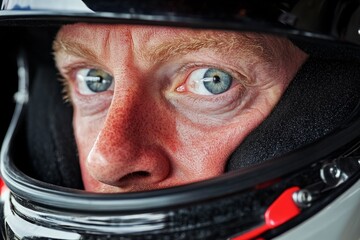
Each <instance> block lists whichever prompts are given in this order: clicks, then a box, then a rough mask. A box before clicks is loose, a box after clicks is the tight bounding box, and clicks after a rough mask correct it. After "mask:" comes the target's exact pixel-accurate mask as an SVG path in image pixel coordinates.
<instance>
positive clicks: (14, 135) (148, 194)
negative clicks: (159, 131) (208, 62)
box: [0, 0, 360, 240]
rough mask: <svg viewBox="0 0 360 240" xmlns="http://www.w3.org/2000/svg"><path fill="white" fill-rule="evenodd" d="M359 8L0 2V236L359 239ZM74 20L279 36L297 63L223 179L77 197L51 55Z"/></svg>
mask: <svg viewBox="0 0 360 240" xmlns="http://www.w3.org/2000/svg"><path fill="white" fill-rule="evenodd" d="M359 11H360V4H359V3H358V1H347V0H343V1H331V0H328V1H326V0H324V1H314V0H288V1H284V0H282V1H276V0H275V1H245V0H244V1H231V0H228V1H227V0H226V1H223V2H221V3H219V2H215V1H190V0H176V1H173V0H169V1H160V0H146V1H140V0H136V1H135V0H124V1H110V0H103V1H92V0H83V1H75V0H69V1H65V0H58V1H53V2H51V1H50V0H46V1H45V0H44V1H31V0H28V1H25V0H19V1H16V0H7V1H6V0H3V1H2V9H1V11H0V26H1V28H2V29H3V31H2V33H3V34H5V33H6V36H5V37H6V39H11V41H10V42H9V43H8V45H9V46H11V49H10V48H9V51H13V52H14V54H15V53H16V54H17V62H16V64H17V68H18V75H17V78H18V80H19V88H18V89H19V90H18V92H17V93H16V94H15V100H16V103H17V104H16V109H15V112H14V115H13V119H12V121H11V124H10V126H9V130H8V133H7V135H6V137H5V140H4V143H3V147H2V151H1V175H2V179H3V180H4V182H5V184H6V186H7V187H8V191H3V192H2V195H1V198H2V201H3V208H2V209H3V213H2V219H3V221H2V224H1V226H0V227H1V230H2V236H3V238H4V239H164V240H165V239H234V240H241V239H270V238H276V239H299V238H301V239H316V238H317V239H339V238H346V239H354V238H358V237H359V236H360V232H359V228H358V227H357V226H358V224H357V223H359V222H360V217H359V214H358V208H359V204H360V191H359V189H360V182H359V176H360V150H359V147H360V145H359V144H360V142H359V141H360V108H359V107H360V106H359V103H360V84H359V81H360V59H359V58H360V48H359V44H360V12H359ZM78 22H81V23H83V22H86V23H89V24H100V23H101V24H120V25H121V26H122V25H129V24H130V25H148V26H166V27H177V28H187V29H192V30H193V31H194V32H195V31H207V30H209V29H215V30H219V31H220V30H221V31H225V30H226V31H231V32H247V33H248V32H257V33H259V32H260V33H265V34H271V35H275V36H280V37H283V38H287V39H288V40H289V41H291V42H292V44H293V45H294V46H297V47H298V48H299V49H301V50H302V51H304V52H306V53H307V54H308V58H307V60H306V62H305V63H304V64H303V65H302V66H301V68H300V70H299V71H298V72H297V73H296V76H295V77H294V78H293V80H292V81H291V83H290V84H289V86H288V87H287V89H286V91H285V92H284V94H283V95H282V97H281V99H280V101H279V102H278V103H277V104H276V107H275V108H274V109H272V111H271V113H270V114H269V115H268V116H267V117H266V119H265V120H264V121H262V123H261V124H260V125H259V126H257V127H256V129H254V130H253V131H252V132H251V133H250V134H248V135H247V136H246V138H245V139H244V140H243V141H242V142H241V144H240V145H239V146H238V147H237V148H236V149H235V151H233V152H232V154H231V155H230V156H229V158H228V160H227V162H226V166H225V172H226V173H224V174H221V175H220V176H217V177H213V178H210V179H206V180H202V181H198V182H195V183H189V184H185V185H181V186H174V187H168V188H164V189H158V190H151V191H139V192H129V193H117V194H115V193H114V194H108V193H92V192H87V191H84V190H83V188H84V186H83V182H82V178H81V171H80V166H79V160H78V151H77V146H76V140H75V138H74V131H73V128H72V127H71V123H72V118H73V109H72V107H71V104H69V103H66V102H65V101H64V100H63V99H62V97H63V95H62V93H61V91H62V86H61V83H60V82H59V81H55V79H58V78H59V73H58V70H57V69H56V67H55V63H54V61H53V56H52V51H53V50H52V43H53V40H54V37H55V35H56V34H57V32H58V30H59V28H60V27H61V26H63V25H66V24H73V23H78ZM3 36H4V35H3ZM3 38H4V37H3ZM144 41H146V39H144ZM14 64H15V63H12V62H8V63H7V65H5V66H14ZM289 65H290V63H289ZM95 77H97V75H96V76H95ZM12 78H15V77H12ZM49 79H53V80H54V81H49ZM101 79H103V78H101ZM214 79H215V78H214ZM215 80H216V79H215ZM215 80H214V81H215ZM137 127H138V126H137ZM144 134H145V133H144ZM214 147H216V146H214ZM199 150H200V149H199ZM219 151H220V150H219ZM137 174H138V175H139V176H140V175H144V174H146V173H143V172H141V174H140V173H139V172H138V173H137ZM144 176H145V175H144ZM145 177H146V176H145Z"/></svg>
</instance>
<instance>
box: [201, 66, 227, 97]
mask: <svg viewBox="0 0 360 240" xmlns="http://www.w3.org/2000/svg"><path fill="white" fill-rule="evenodd" d="M204 79H205V80H204V81H203V82H204V86H205V88H206V89H207V90H208V91H209V92H211V93H212V94H221V93H223V92H226V91H227V90H228V89H229V88H230V86H231V84H232V76H231V75H230V74H228V73H226V72H224V71H221V70H219V69H214V68H210V69H208V70H207V71H206V72H205V74H204Z"/></svg>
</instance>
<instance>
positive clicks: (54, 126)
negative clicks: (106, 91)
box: [27, 66, 83, 189]
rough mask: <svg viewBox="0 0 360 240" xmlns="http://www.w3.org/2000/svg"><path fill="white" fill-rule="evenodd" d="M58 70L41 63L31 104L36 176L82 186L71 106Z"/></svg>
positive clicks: (29, 133) (30, 146)
mask: <svg viewBox="0 0 360 240" xmlns="http://www.w3.org/2000/svg"><path fill="white" fill-rule="evenodd" d="M58 78H59V76H58V75H57V73H56V70H55V69H54V68H51V67H47V66H40V67H39V68H38V69H37V72H36V73H35V81H34V83H33V86H32V93H31V97H30V102H29V107H28V114H27V115H28V121H27V129H28V130H27V138H28V141H27V142H28V149H29V154H30V157H31V164H30V165H31V168H32V170H31V172H32V174H33V175H34V176H33V177H35V178H37V179H39V180H41V181H44V182H47V183H51V184H55V185H59V186H64V187H71V188H79V189H81V188H83V187H82V181H81V175H80V167H79V160H78V157H77V150H76V144H75V139H74V136H73V129H72V124H71V123H72V107H71V105H70V104H69V103H64V101H63V99H62V86H61V83H60V81H58Z"/></svg>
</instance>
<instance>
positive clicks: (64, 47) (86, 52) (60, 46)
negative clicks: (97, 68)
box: [52, 39, 98, 61]
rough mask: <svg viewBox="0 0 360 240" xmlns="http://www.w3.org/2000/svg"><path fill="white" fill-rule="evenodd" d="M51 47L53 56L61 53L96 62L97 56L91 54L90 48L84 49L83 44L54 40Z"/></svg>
mask: <svg viewBox="0 0 360 240" xmlns="http://www.w3.org/2000/svg"><path fill="white" fill-rule="evenodd" d="M52 47H53V51H54V55H55V56H56V54H58V53H59V52H62V51H63V52H65V53H67V54H71V55H74V56H78V57H82V58H86V59H90V60H93V61H97V60H98V56H97V54H96V53H95V52H93V51H92V50H91V49H90V48H88V47H86V46H85V45H84V44H82V43H78V42H75V41H66V40H63V39H55V40H54V42H53V46H52Z"/></svg>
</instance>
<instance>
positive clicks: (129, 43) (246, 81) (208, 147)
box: [54, 24, 306, 192]
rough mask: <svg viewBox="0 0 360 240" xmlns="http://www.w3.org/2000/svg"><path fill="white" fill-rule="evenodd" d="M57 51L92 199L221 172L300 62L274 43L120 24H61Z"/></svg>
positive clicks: (283, 44)
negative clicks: (92, 194)
mask: <svg viewBox="0 0 360 240" xmlns="http://www.w3.org/2000/svg"><path fill="white" fill-rule="evenodd" d="M54 50H55V59H56V63H57V66H58V69H59V71H60V73H61V74H62V76H63V77H64V79H65V84H66V89H67V92H68V95H69V98H70V100H71V102H72V104H73V107H74V117H73V127H74V133H75V138H76V142H77V146H78V151H79V158H80V167H81V171H82V178H83V181H84V186H85V189H86V190H88V191H93V192H129V191H142V190H150V189H159V188H165V187H170V186H176V185H181V184H185V183H190V182H194V181H199V180H204V179H208V178H211V177H214V176H218V175H220V174H222V173H223V172H224V168H225V165H226V161H227V158H228V157H229V155H230V154H231V153H232V152H233V151H234V150H235V149H236V147H237V146H238V145H239V144H240V143H241V142H242V141H243V139H244V138H245V137H246V136H247V135H248V134H249V133H250V132H251V131H252V130H253V129H254V128H255V127H256V126H258V125H259V124H260V123H261V122H262V121H263V120H264V119H265V118H266V116H268V114H269V113H270V112H271V110H272V109H273V107H274V106H275V105H276V103H277V102H278V100H279V98H280V97H281V95H282V93H283V92H284V90H285V89H286V87H287V85H288V84H289V82H290V81H291V79H292V78H293V77H294V75H295V73H296V72H297V70H298V69H299V67H300V66H301V64H302V63H303V62H304V61H305V59H306V55H305V54H304V53H303V52H302V51H300V50H299V49H298V48H296V47H295V46H293V45H292V44H291V43H290V42H289V41H288V40H286V39H283V38H278V37H273V36H266V35H260V34H250V33H246V34H245V33H236V32H224V31H204V30H202V31H200V30H191V29H180V28H165V27H150V26H125V25H87V24H75V25H67V26H64V27H63V28H62V29H61V30H60V32H59V33H58V35H57V37H56V40H55V42H54Z"/></svg>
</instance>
